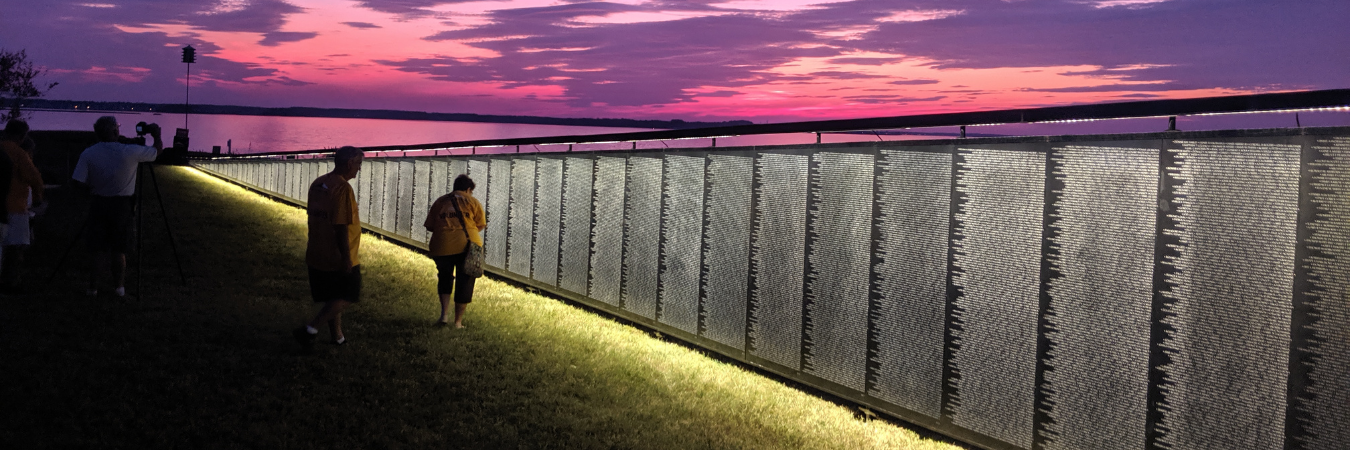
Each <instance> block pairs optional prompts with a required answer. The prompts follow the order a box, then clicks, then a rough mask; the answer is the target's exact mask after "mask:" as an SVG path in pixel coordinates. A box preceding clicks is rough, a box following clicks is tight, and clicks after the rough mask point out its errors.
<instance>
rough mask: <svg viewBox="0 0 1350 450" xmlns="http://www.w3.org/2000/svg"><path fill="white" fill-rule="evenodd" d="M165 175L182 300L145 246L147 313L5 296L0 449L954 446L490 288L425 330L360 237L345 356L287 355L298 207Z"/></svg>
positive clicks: (396, 263) (66, 291)
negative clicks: (181, 268)
mask: <svg viewBox="0 0 1350 450" xmlns="http://www.w3.org/2000/svg"><path fill="white" fill-rule="evenodd" d="M159 173H160V181H161V183H162V184H163V190H164V192H165V197H166V202H168V203H169V204H170V205H171V206H170V215H171V218H172V220H173V226H174V231H175V233H176V237H178V239H179V246H180V250H181V251H182V254H183V255H184V257H185V260H186V267H185V268H186V269H187V271H188V273H189V277H190V284H191V288H190V289H185V288H181V287H176V286H173V285H172V284H173V283H176V277H177V272H176V269H174V268H173V267H172V265H171V263H172V261H171V259H169V258H168V249H167V246H166V245H165V243H164V242H163V240H162V239H156V240H153V244H152V245H148V246H147V248H146V250H145V254H146V255H147V262H149V261H151V258H152V255H158V256H153V258H154V263H153V264H151V266H150V267H148V268H147V269H146V274H147V278H146V280H147V281H146V291H147V293H146V294H147V295H146V296H145V297H146V298H144V299H140V300H133V301H128V302H118V301H103V302H98V303H93V302H89V301H86V300H83V299H79V298H78V296H72V295H70V293H71V292H72V291H74V290H75V289H76V287H78V286H79V285H78V284H75V285H74V286H75V287H64V286H63V287H62V288H58V289H56V291H55V292H54V293H52V294H50V295H47V296H45V297H41V298H39V297H34V298H31V299H23V300H22V301H18V302H9V303H0V320H3V321H4V324H5V327H3V328H0V351H4V352H5V354H6V355H12V357H10V358H9V360H10V361H12V362H13V364H12V365H11V367H12V369H6V370H5V371H4V374H0V377H3V378H0V394H4V398H14V399H17V401H16V402H15V405H14V406H12V407H7V408H4V409H5V411H0V423H7V424H12V425H13V426H6V427H4V428H3V429H0V442H16V443H21V444H25V446H31V445H32V444H36V445H39V446H41V445H42V444H48V445H115V446H124V445H125V446H132V445H152V446H167V445H178V446H194V447H197V446H211V445H223V446H254V447H289V448H310V447H334V446H337V447H353V448H380V447H405V446H413V447H422V446H428V447H430V446H435V447H457V446H463V447H525V448H541V447H542V448H578V447H579V448H616V447H617V448H766V449H770V448H772V449H777V448H840V449H854V448H888V449H943V448H957V447H954V446H951V445H949V444H944V443H941V442H935V441H932V440H927V439H923V438H920V437H918V436H916V435H915V433H914V432H912V431H910V430H907V429H904V428H900V427H897V426H896V425H894V424H891V423H887V422H884V421H862V420H859V419H858V418H857V417H856V413H855V412H854V411H852V410H850V409H849V408H846V407H844V406H840V405H837V404H834V403H831V402H829V401H826V400H822V399H820V398H818V397H815V396H812V395H808V394H806V393H803V392H801V391H799V390H796V389H793V388H791V387H789V386H785V385H783V384H782V383H779V382H776V381H773V380H772V379H769V378H766V377H765V376H762V375H759V374H755V373H753V372H749V371H746V370H744V369H741V368H740V367H738V366H736V365H733V364H727V363H723V362H720V361H718V360H716V359H713V358H709V357H706V356H704V355H702V354H700V353H699V352H698V351H695V350H691V349H689V348H686V347H683V346H680V345H676V344H673V343H669V342H665V341H662V340H659V339H654V338H652V337H650V336H649V335H648V334H647V333H645V332H643V331H642V330H639V329H636V328H633V327H629V326H625V325H622V324H620V323H617V322H614V321H612V320H609V319H607V318H604V317H601V316H598V315H595V314H591V313H588V312H586V311H584V310H582V309H579V308H576V307H573V306H570V305H568V304H566V303H563V302H560V301H557V300H553V299H549V298H546V297H541V296H539V295H535V294H531V293H528V292H525V291H523V290H520V289H517V288H515V287H512V286H510V285H506V284H503V283H500V282H496V281H492V280H489V279H480V280H479V283H478V288H477V290H476V295H475V300H474V303H473V304H472V306H471V307H470V309H469V316H468V318H467V319H466V321H465V324H466V325H467V326H468V327H469V328H468V329H465V330H452V329H446V328H435V327H432V326H431V324H432V321H433V320H434V319H435V318H436V316H437V314H438V308H439V306H438V304H437V303H436V300H435V295H434V286H435V272H434V267H433V265H432V263H431V261H430V260H429V259H427V258H426V257H424V256H422V255H420V254H418V253H415V252H412V251H409V250H407V249H404V248H402V247H398V246H395V245H392V244H389V243H387V242H383V241H380V240H378V239H376V238H374V237H373V236H371V235H366V236H365V237H364V238H363V242H362V255H361V256H362V262H363V273H364V276H365V296H364V298H363V301H362V303H360V304H358V305H356V306H355V307H354V308H353V309H352V310H351V311H350V313H348V314H347V315H346V323H345V328H346V334H347V337H348V339H350V340H351V342H350V343H349V344H347V345H345V346H342V347H337V346H333V345H324V344H320V345H319V346H318V351H317V352H316V353H315V354H312V355H301V354H298V352H296V351H295V348H296V345H295V343H294V342H291V341H290V340H289V336H288V330H289V329H290V328H293V327H295V326H297V325H298V324H299V323H301V322H302V321H304V320H306V319H307V318H308V317H309V316H310V315H311V314H313V312H314V306H313V304H312V303H311V302H310V301H309V295H308V285H307V284H306V278H305V277H306V275H305V269H304V264H303V251H304V239H305V229H304V213H303V211H301V210H299V209H297V208H293V207H289V206H286V205H283V204H278V203H275V202H272V201H270V200H267V199H265V198H262V197H260V196H257V195H254V194H252V193H249V192H247V191H245V190H243V189H241V188H238V187H236V186H233V185H230V184H228V183H224V182H221V181H219V180H216V179H214V178H212V177H209V176H207V175H204V174H201V173H199V172H196V171H192V170H186V169H168V170H166V169H161V171H160V172H159ZM158 220H159V218H158V217H157V216H152V217H151V218H147V222H146V223H147V225H146V232H147V235H148V236H158V235H159V234H157V233H158V232H156V231H155V226H156V225H158V222H156V221H158ZM53 234H59V233H58V232H53ZM147 239H150V238H147ZM54 240H55V239H54ZM52 253H54V252H52ZM52 258H54V257H50V256H49V257H48V259H49V260H50V259H52ZM48 263H50V261H48ZM68 275H69V276H70V277H75V276H77V275H78V273H77V272H74V271H71V272H69V273H68ZM71 279H75V278H71ZM326 333H327V330H323V332H322V334H321V336H326ZM77 418H79V419H77ZM63 419H64V420H63ZM54 436H59V437H55V438H53V437H54Z"/></svg>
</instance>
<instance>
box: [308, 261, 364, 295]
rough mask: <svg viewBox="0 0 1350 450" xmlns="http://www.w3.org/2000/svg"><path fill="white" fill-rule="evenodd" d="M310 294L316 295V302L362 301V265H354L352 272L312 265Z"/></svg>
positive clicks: (310, 269)
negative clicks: (324, 268) (320, 268)
mask: <svg viewBox="0 0 1350 450" xmlns="http://www.w3.org/2000/svg"><path fill="white" fill-rule="evenodd" d="M309 294H310V295H312V296H313V297H314V303H327V302H331V301H333V300H342V301H345V302H349V303H356V302H359V301H361V266H356V267H353V268H352V273H345V272H342V271H331V272H330V271H327V270H318V269H315V268H313V267H310V268H309Z"/></svg>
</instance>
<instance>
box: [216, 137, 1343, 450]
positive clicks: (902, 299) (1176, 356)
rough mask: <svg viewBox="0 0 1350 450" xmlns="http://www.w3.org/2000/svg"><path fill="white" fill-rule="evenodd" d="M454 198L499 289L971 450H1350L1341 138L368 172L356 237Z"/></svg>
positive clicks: (1067, 141) (299, 192)
mask: <svg viewBox="0 0 1350 450" xmlns="http://www.w3.org/2000/svg"><path fill="white" fill-rule="evenodd" d="M195 165H196V166H197V167H199V168H202V169H204V170H206V171H209V172H211V173H214V174H216V175H219V176H221V177H224V178H227V179H230V180H233V181H235V182H237V183H239V184H242V185H244V186H247V187H250V188H252V189H255V190H258V191H261V192H263V193H265V194H268V195H271V196H274V197H278V198H281V199H283V200H287V201H291V202H294V203H296V204H298V205H304V204H305V201H304V200H305V199H304V198H302V197H303V196H304V195H305V193H306V187H307V186H308V183H309V182H311V181H312V179H313V178H314V177H315V176H317V175H318V174H321V173H325V172H327V171H329V170H331V169H332V164H331V161H321V162H317V163H316V162H314V161H312V160H310V161H306V160H258V159H252V160H208V161H198V162H196V163H195ZM301 167H304V168H307V169H309V170H298V169H299V168H301ZM466 172H467V173H468V174H469V175H470V176H472V177H473V178H474V179H475V181H476V182H477V184H478V189H477V190H476V191H475V193H476V195H478V196H479V200H480V201H482V203H483V204H484V206H485V208H486V210H487V215H488V227H487V229H486V236H485V237H486V243H487V248H488V256H489V258H488V261H489V262H490V265H491V267H489V270H490V272H491V273H493V274H494V275H495V276H497V277H501V278H505V279H509V280H512V281H515V282H519V283H522V284H525V285H529V286H533V287H536V288H539V289H541V290H544V291H547V292H550V293H552V294H554V295H557V296H560V297H563V298H567V299H570V300H572V301H576V302H580V303H583V304H586V305H589V306H591V307H593V308H595V309H598V310H600V311H603V312H605V313H608V314H612V315H614V316H618V317H622V318H624V319H627V320H630V321H632V322H635V323H638V324H641V325H644V326H647V327H651V328H653V329H656V330H660V331H662V332H664V333H666V334H668V335H670V336H673V337H676V338H679V339H683V340H685V341H687V342H689V343H691V344H693V345H697V346H700V347H703V348H706V349H709V350H712V351H716V352H719V353H721V354H724V355H726V356H728V357H731V358H734V359H736V360H739V361H742V362H745V363H747V364H750V365H753V366H756V367H759V368H762V369H764V370H767V371H770V372H774V373H777V374H780V375H783V376H786V377H789V378H791V379H794V380H797V381H800V382H803V383H806V384H808V385H811V386H814V387H817V388H820V389H822V390H825V391H827V392H831V393H833V394H835V395H838V396H840V397H842V398H846V399H849V400H851V401H854V402H857V403H859V404H863V405H867V406H869V407H871V408H875V409H876V410H879V411H884V412H886V413H889V414H891V415H894V416H896V417H899V418H903V419H905V420H907V421H910V422H912V423H915V424H919V425H922V426H924V427H928V428H931V429H933V430H936V431H938V432H941V433H944V434H947V435H949V436H952V437H954V438H957V439H960V440H963V441H966V442H968V443H971V444H974V445H977V446H980V447H983V448H989V449H1026V450H1042V449H1047V450H1048V449H1094V450H1095V449H1216V450H1217V449H1230V448H1244V449H1309V450H1318V449H1338V448H1344V446H1345V443H1346V442H1350V431H1347V430H1350V426H1347V424H1350V302H1346V301H1345V299H1346V296H1347V294H1350V250H1347V249H1350V128H1314V129H1285V130H1246V131H1227V132H1196V133H1185V132H1172V133H1158V134H1141V135H1116V136H1060V137H1037V138H999V139H968V140H967V139H963V140H944V141H917V142H915V141H911V142H874V143H855V144H834V145H807V146H782V147H759V148H731V149H715V150H714V149H697V150H680V151H665V152H645V151H644V152H637V151H634V152H627V151H610V152H577V153H537V154H504V155H483V156H468V157H464V156H457V157H432V158H381V159H369V160H367V162H366V165H365V166H364V170H363V171H362V173H361V174H360V175H359V176H358V177H357V179H355V180H353V186H354V188H355V189H356V192H357V198H358V201H359V202H360V208H361V217H362V220H363V221H364V222H365V223H364V226H365V227H366V228H367V229H369V230H371V231H373V232H376V233H381V234H384V235H386V236H389V237H390V238H392V239H396V240H399V241H402V242H404V243H406V244H407V245H410V246H413V247H418V248H425V247H426V243H425V242H426V233H425V232H421V231H414V230H413V228H414V227H420V224H421V219H422V218H423V217H425V214H426V211H424V210H425V209H426V208H427V205H429V204H430V202H431V201H432V200H434V199H435V198H436V197H439V196H440V195H443V194H445V193H446V192H448V189H449V186H450V183H451V180H453V178H454V177H456V176H458V175H459V174H462V173H466Z"/></svg>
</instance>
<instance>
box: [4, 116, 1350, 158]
mask: <svg viewBox="0 0 1350 450" xmlns="http://www.w3.org/2000/svg"><path fill="white" fill-rule="evenodd" d="M32 114H33V116H32V120H30V123H29V124H30V125H31V126H32V128H33V129H35V130H93V125H94V120H96V119H98V117H99V116H103V115H114V116H116V117H117V119H118V121H119V122H120V123H121V124H122V132H123V133H127V134H134V133H135V130H134V126H135V125H136V122H140V121H145V122H154V123H158V124H159V125H160V126H161V127H163V128H164V139H165V141H166V143H171V142H172V136H173V133H174V130H175V129H176V128H179V127H182V126H183V120H184V118H183V116H182V115H181V114H165V115H155V114H152V113H134V112H126V113H123V112H116V113H109V112H98V111H91V112H74V111H34V112H33V113H32ZM188 124H189V125H191V130H192V131H191V135H190V138H191V140H190V142H191V143H190V148H191V149H192V150H193V151H202V152H209V151H211V147H212V146H215V145H219V146H220V148H221V153H231V152H232V153H234V154H247V153H260V152H275V151H303V150H318V149H331V148H337V147H341V146H344V145H354V146H357V147H371V146H383V145H410V144H429V143H438V142H452V141H471V140H480V139H503V138H521V137H546V136H574V135H591V134H609V133H623V132H629V131H648V129H643V128H611V127H577V126H562V125H530V124H515V123H479V122H435V121H420V120H387V119H342V118H327V117H277V116H236V115H209V114H194V115H192V116H191V117H189V118H188ZM1300 125H1301V126H1305V127H1327V126H1350V111H1347V110H1340V111H1313V112H1309V111H1305V112H1300V113H1292V112H1286V113H1261V114H1232V115H1221V116H1182V117H1179V118H1178V119H1177V128H1178V129H1180V130H1184V131H1198V130H1229V129H1250V128H1292V127H1295V126H1300ZM1166 129H1167V118H1166V117H1152V118H1140V119H1116V120H1099V121H1089V122H1074V123H1040V124H1005V125H988V126H970V127H967V132H968V135H969V136H970V137H981V136H1053V135H1070V134H1113V133H1150V132H1159V131H1165V130H1166ZM893 132H898V133H905V134H887V132H886V131H884V130H883V131H881V132H880V133H877V134H873V133H871V132H866V131H864V132H856V133H831V134H826V135H824V136H823V137H822V138H821V140H822V142H825V143H837V142H858V141H876V140H883V141H903V140H916V139H947V138H953V137H956V136H958V135H959V133H960V129H959V128H958V127H941V128H927V129H914V130H893ZM815 141H816V136H815V134H812V133H792V134H778V135H761V136H737V137H720V138H717V140H716V146H717V147H735V146H750V145H788V144H808V143H814V142H815ZM713 144H714V142H713V140H712V139H707V138H705V139H682V140H672V141H647V142H639V143H638V145H637V147H638V148H640V149H660V148H698V147H708V146H712V145H713ZM632 145H633V144H632V143H626V142H620V143H604V144H585V145H580V144H579V145H578V146H577V147H576V150H578V151H582V150H618V149H629V148H632ZM566 149H567V146H566V145H561V146H556V145H555V146H547V145H541V146H538V147H535V148H522V149H521V150H522V151H532V150H539V151H559V150H566ZM477 151H478V152H479V153H498V152H508V151H515V148H514V147H512V148H497V149H484V148H479V149H478V150H477ZM426 153H427V152H410V153H408V154H409V155H418V154H426ZM464 153H467V151H464ZM396 154H399V153H396Z"/></svg>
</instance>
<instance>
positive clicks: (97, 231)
mask: <svg viewBox="0 0 1350 450" xmlns="http://www.w3.org/2000/svg"><path fill="white" fill-rule="evenodd" d="M135 217H136V201H135V199H134V197H131V196H119V197H102V196H97V195H95V196H94V198H93V200H91V201H90V202H89V219H88V220H89V221H88V224H87V225H85V227H87V228H88V229H89V236H88V238H87V239H86V240H85V243H86V244H87V245H88V246H89V250H90V251H95V252H112V253H127V251H128V250H130V249H131V237H132V234H133V233H134V232H135V226H134V225H133V224H134V220H135Z"/></svg>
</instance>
